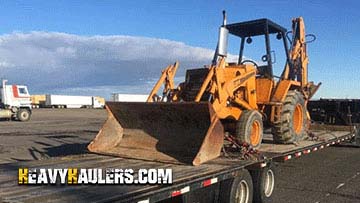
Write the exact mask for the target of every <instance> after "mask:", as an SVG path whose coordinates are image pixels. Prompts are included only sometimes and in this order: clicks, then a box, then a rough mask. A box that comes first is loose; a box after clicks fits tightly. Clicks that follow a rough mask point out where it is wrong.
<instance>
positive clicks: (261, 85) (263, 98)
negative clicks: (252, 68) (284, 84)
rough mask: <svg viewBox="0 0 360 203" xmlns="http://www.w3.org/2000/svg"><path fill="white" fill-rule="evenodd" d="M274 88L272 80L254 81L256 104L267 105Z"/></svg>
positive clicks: (260, 79)
mask: <svg viewBox="0 0 360 203" xmlns="http://www.w3.org/2000/svg"><path fill="white" fill-rule="evenodd" d="M273 88H274V80H271V79H268V78H257V79H256V99H257V103H258V104H266V103H269V101H270V98H271V93H272V91H273Z"/></svg>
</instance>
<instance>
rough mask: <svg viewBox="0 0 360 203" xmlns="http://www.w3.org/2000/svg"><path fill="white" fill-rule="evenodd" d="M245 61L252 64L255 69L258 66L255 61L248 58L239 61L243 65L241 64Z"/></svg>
mask: <svg viewBox="0 0 360 203" xmlns="http://www.w3.org/2000/svg"><path fill="white" fill-rule="evenodd" d="M245 63H251V64H253V65H254V66H255V68H256V69H258V67H259V66H258V64H257V63H255V61H253V60H249V59H246V60H243V61H241V63H240V65H243V64H245Z"/></svg>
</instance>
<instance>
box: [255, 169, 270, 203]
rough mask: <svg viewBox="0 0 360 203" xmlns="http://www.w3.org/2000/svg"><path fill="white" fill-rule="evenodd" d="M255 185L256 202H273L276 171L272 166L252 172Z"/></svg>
mask: <svg viewBox="0 0 360 203" xmlns="http://www.w3.org/2000/svg"><path fill="white" fill-rule="evenodd" d="M250 173H251V177H252V181H253V184H254V202H259V203H265V202H272V194H273V192H274V189H275V169H274V167H273V166H272V165H269V166H267V167H265V168H262V169H259V170H253V171H250Z"/></svg>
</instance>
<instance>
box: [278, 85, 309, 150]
mask: <svg viewBox="0 0 360 203" xmlns="http://www.w3.org/2000/svg"><path fill="white" fill-rule="evenodd" d="M306 111H307V110H306V106H305V100H304V96H303V95H302V94H301V93H300V92H298V91H296V90H291V91H289V92H288V93H287V95H286V98H285V100H284V102H283V107H282V111H281V117H280V121H279V122H277V123H275V124H274V126H273V127H272V134H273V138H274V141H275V142H276V143H283V144H291V143H294V142H297V141H299V140H301V139H303V137H304V136H305V134H306V126H307V115H306Z"/></svg>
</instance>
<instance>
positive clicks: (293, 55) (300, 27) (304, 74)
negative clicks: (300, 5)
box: [289, 17, 309, 88]
mask: <svg viewBox="0 0 360 203" xmlns="http://www.w3.org/2000/svg"><path fill="white" fill-rule="evenodd" d="M292 34H293V35H292V41H291V47H290V60H291V63H292V65H291V66H290V67H291V69H290V72H289V74H290V77H289V78H290V79H295V78H296V80H297V81H299V82H301V87H302V88H305V87H306V86H307V84H308V62H309V59H308V56H307V50H306V40H305V25H304V20H303V18H302V17H299V18H294V19H293V20H292Z"/></svg>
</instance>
